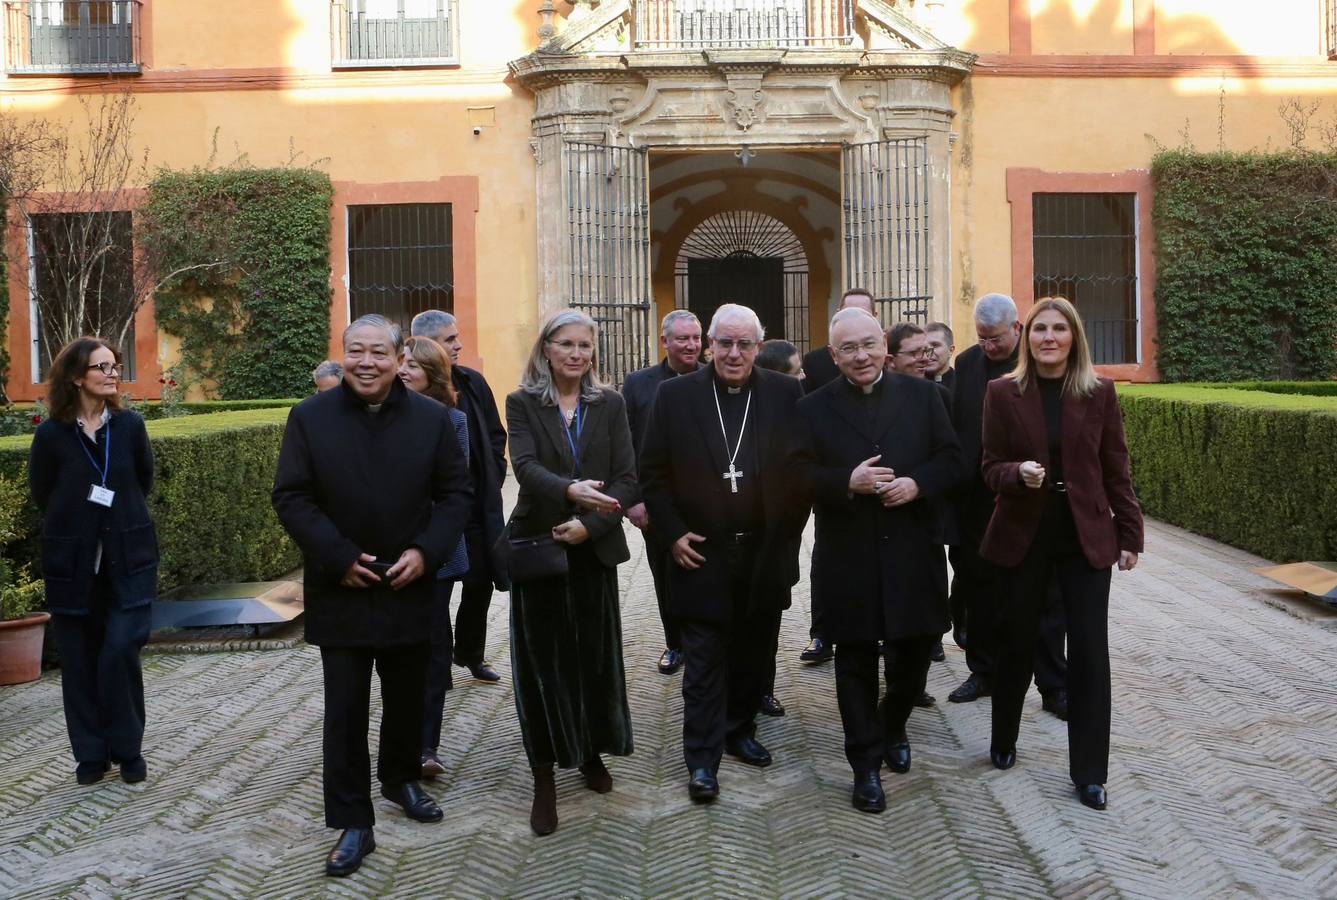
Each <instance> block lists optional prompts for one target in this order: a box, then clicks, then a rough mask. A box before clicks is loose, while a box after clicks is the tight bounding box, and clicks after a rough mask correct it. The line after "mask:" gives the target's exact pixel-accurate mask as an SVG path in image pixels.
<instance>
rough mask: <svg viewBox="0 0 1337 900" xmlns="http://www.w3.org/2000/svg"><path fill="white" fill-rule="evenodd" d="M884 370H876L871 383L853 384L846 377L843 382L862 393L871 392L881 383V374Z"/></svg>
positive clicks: (884, 372)
mask: <svg viewBox="0 0 1337 900" xmlns="http://www.w3.org/2000/svg"><path fill="white" fill-rule="evenodd" d="M886 371H887V370H886V369H883V370H882V371H881V372H878V373H877V379H876V380H875V381H874V382H873V383H872V384H855V383H854V382H853V381H850V380H849V379H848V378H846V379H845V383H846V384H848V385H849V386H850V387H852V388H854V389H855V390H857V391H859V392H860V393H862V394H871V393H873V389H874V388H876V387H877V386H878V385H879V384H881V383H882V376H883V375H885V374H886Z"/></svg>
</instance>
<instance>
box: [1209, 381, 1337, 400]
mask: <svg viewBox="0 0 1337 900" xmlns="http://www.w3.org/2000/svg"><path fill="white" fill-rule="evenodd" d="M1202 386H1203V387H1212V388H1231V389H1234V390H1238V391H1267V392H1268V393H1269V394H1311V395H1313V396H1315V397H1337V381H1231V382H1226V383H1224V384H1211V383H1203V384H1202Z"/></svg>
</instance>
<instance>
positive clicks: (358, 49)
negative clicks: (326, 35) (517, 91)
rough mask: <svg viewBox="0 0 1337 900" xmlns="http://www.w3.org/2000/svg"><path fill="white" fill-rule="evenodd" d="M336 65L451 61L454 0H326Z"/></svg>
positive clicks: (454, 46) (455, 35) (455, 30)
mask: <svg viewBox="0 0 1337 900" xmlns="http://www.w3.org/2000/svg"><path fill="white" fill-rule="evenodd" d="M330 9H331V18H332V22H331V24H332V26H333V27H332V28H331V32H332V34H333V38H334V65H335V67H336V68H339V67H345V68H359V67H361V68H366V67H370V66H432V65H453V64H455V63H457V62H458V61H459V46H458V44H459V42H458V30H459V17H458V9H459V5H458V0H331V7H330Z"/></svg>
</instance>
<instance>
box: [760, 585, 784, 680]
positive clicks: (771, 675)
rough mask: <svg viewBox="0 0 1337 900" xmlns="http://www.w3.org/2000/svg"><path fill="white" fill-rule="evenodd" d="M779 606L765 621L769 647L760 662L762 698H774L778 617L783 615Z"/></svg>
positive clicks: (778, 637) (777, 651) (778, 645)
mask: <svg viewBox="0 0 1337 900" xmlns="http://www.w3.org/2000/svg"><path fill="white" fill-rule="evenodd" d="M784 606H785V607H788V606H789V601H785V603H784ZM783 612H784V610H782V609H781V608H780V607H779V606H777V607H776V608H775V610H774V615H772V616H771V617H770V618H769V619H767V620H766V621H765V625H766V636H767V637H768V638H769V639H770V646H769V647H768V648H767V649H766V656H765V658H764V659H763V661H762V679H761V680H762V685H763V689H762V692H761V694H762V696H763V697H774V696H775V657H776V654H778V653H779V652H780V616H781V615H782V614H783Z"/></svg>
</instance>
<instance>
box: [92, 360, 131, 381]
mask: <svg viewBox="0 0 1337 900" xmlns="http://www.w3.org/2000/svg"><path fill="white" fill-rule="evenodd" d="M88 368H90V369H97V370H98V371H99V372H101V373H102V374H103V375H105V376H106V377H108V378H110V377H111V376H112V375H115V376H116V377H117V378H120V377H121V372H122V371H123V370H124V369H123V367H122V366H121V364H120V363H109V362H100V363H95V364H93V365H91V366H89V367H88Z"/></svg>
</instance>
